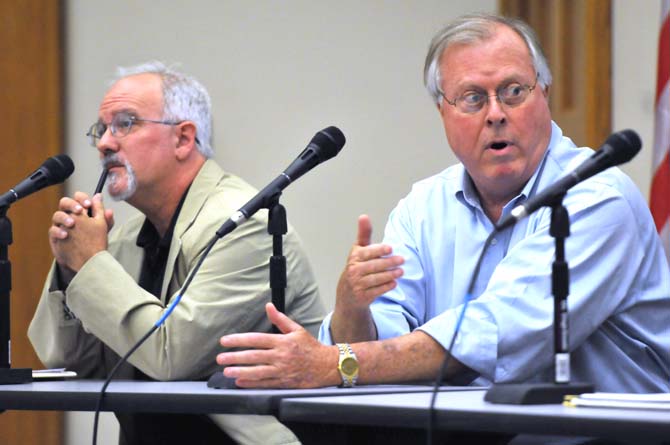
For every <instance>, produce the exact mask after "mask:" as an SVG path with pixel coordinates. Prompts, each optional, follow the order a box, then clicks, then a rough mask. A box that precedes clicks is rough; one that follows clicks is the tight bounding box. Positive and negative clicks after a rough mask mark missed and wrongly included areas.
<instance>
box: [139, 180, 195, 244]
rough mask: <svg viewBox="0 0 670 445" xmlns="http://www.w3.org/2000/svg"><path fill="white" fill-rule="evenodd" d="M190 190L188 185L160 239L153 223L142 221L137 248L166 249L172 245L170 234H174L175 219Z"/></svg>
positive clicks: (146, 219) (147, 219)
mask: <svg viewBox="0 0 670 445" xmlns="http://www.w3.org/2000/svg"><path fill="white" fill-rule="evenodd" d="M190 188H191V185H190V184H189V186H188V187H187V188H186V191H184V194H183V195H182V196H181V199H180V200H179V204H177V208H176V209H175V212H174V215H172V220H171V221H170V225H169V226H168V229H167V231H166V232H165V235H163V237H162V238H159V235H158V230H156V227H155V226H154V225H153V223H152V222H151V221H149V218H145V219H144V224H142V228H141V229H140V233H139V234H138V235H137V242H136V244H137V246H138V247H142V248H144V247H150V246H153V247H159V248H166V247H169V246H170V243H172V234H173V233H174V227H175V226H176V225H177V219H179V213H180V212H181V208H182V206H183V205H184V201H186V195H187V194H188V191H189V189H190Z"/></svg>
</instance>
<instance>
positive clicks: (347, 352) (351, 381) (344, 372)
mask: <svg viewBox="0 0 670 445" xmlns="http://www.w3.org/2000/svg"><path fill="white" fill-rule="evenodd" d="M337 349H339V351H340V358H339V361H338V363H337V370H338V371H339V372H340V376H341V377H342V386H343V387H345V388H351V387H352V386H354V385H355V384H356V381H357V380H358V359H357V358H356V354H354V351H353V349H351V346H350V345H349V343H337Z"/></svg>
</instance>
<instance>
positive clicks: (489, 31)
mask: <svg viewBox="0 0 670 445" xmlns="http://www.w3.org/2000/svg"><path fill="white" fill-rule="evenodd" d="M500 25H502V26H507V27H508V28H510V29H512V30H513V31H514V32H516V33H517V34H518V35H519V36H520V37H521V38H522V39H523V41H524V42H525V43H526V46H527V47H528V51H529V52H530V57H531V60H532V62H533V67H534V68H535V72H536V73H537V76H538V77H537V82H538V83H539V84H540V85H541V87H542V88H543V89H544V88H546V87H548V86H549V85H551V80H552V78H551V71H550V70H549V64H548V63H547V58H546V57H545V55H544V52H543V51H542V47H541V46H540V42H539V40H538V38H537V35H536V34H535V31H533V29H532V28H531V27H530V26H528V25H527V24H526V23H525V22H523V21H521V20H519V19H516V18H511V17H504V16H499V15H495V14H488V13H479V14H468V15H464V16H461V17H459V18H457V19H456V20H454V21H453V22H451V23H449V24H448V25H447V26H445V27H444V28H442V29H441V30H440V31H439V32H438V33H437V34H436V35H435V37H433V40H431V42H430V46H429V48H428V54H427V55H426V62H425V65H424V68H423V82H424V85H425V86H426V89H427V90H428V93H429V94H430V96H431V97H432V98H433V100H434V101H435V104H437V106H438V107H439V106H440V103H441V101H442V88H441V87H440V84H441V83H442V80H443V79H442V73H441V72H440V62H441V60H442V55H443V54H444V51H445V50H446V49H447V48H448V47H449V46H450V45H456V44H462V45H463V44H464V45H472V44H475V43H480V42H483V41H486V40H488V39H490V38H492V37H493V35H494V31H495V27H496V26H500Z"/></svg>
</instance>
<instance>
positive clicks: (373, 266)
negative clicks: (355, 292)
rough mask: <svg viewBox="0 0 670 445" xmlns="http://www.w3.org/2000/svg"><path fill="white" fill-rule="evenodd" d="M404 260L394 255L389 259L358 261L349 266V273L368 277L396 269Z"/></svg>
mask: <svg viewBox="0 0 670 445" xmlns="http://www.w3.org/2000/svg"><path fill="white" fill-rule="evenodd" d="M404 262H405V259H404V258H403V257H401V256H398V255H394V256H390V257H383V258H374V259H370V260H364V261H358V262H354V263H352V264H350V265H349V269H350V272H352V273H353V274H356V275H360V276H363V275H370V274H375V273H381V272H386V271H389V270H396V269H398V268H399V267H400V266H401V265H402V264H403V263H404Z"/></svg>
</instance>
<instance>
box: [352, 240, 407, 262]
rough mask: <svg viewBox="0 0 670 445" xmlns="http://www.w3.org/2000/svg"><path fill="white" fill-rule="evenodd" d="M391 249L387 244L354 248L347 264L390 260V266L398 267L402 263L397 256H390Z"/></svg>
mask: <svg viewBox="0 0 670 445" xmlns="http://www.w3.org/2000/svg"><path fill="white" fill-rule="evenodd" d="M392 253H393V248H392V247H391V246H389V245H388V244H371V245H369V246H366V247H354V248H353V249H351V253H350V255H349V259H348V263H349V264H351V263H358V262H362V261H371V260H376V259H391V260H390V261H391V263H392V264H391V266H390V267H393V266H398V265H400V264H402V263H403V262H404V259H403V258H402V257H401V256H399V255H392Z"/></svg>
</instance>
